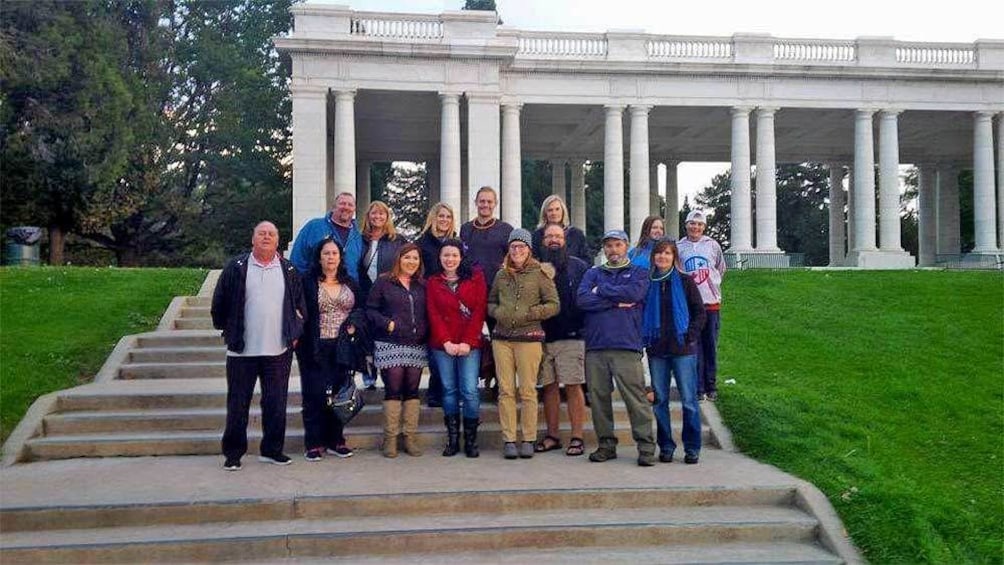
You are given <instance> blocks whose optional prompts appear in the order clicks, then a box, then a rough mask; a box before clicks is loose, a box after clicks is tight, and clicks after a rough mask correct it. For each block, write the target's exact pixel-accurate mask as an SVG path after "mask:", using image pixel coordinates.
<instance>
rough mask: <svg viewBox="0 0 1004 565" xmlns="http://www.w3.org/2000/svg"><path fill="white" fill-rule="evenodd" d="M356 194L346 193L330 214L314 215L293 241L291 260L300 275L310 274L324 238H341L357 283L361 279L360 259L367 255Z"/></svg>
mask: <svg viewBox="0 0 1004 565" xmlns="http://www.w3.org/2000/svg"><path fill="white" fill-rule="evenodd" d="M355 217H356V197H355V196H353V195H352V193H349V192H343V193H341V194H339V195H338V196H337V197H336V198H335V205H334V206H332V208H331V213H330V214H328V215H327V216H322V217H320V218H314V219H313V220H310V221H309V222H307V223H306V224H304V225H303V228H302V229H301V230H300V233H298V234H297V235H296V241H295V242H294V243H293V250H292V251H291V252H290V254H289V260H290V262H291V263H293V266H295V267H296V270H297V271H299V272H300V274H306V273H307V272H308V271H309V270H310V266H311V265H312V264H313V263H314V261H315V257H314V252H315V251H316V247H317V244H318V243H320V242H321V241H322V240H324V239H328V238H331V239H333V240H335V241H337V242H338V243H339V244H340V245H341V246H342V249H344V250H345V251H344V256H343V257H342V261H344V262H345V268H346V269H347V270H348V272H349V276H350V277H352V280H354V281H355V282H356V283H358V282H359V262H360V260H361V259H362V256H363V238H362V234H361V233H360V232H359V228H358V227H357V226H356V220H355Z"/></svg>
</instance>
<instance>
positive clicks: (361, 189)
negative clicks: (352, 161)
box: [356, 161, 373, 226]
mask: <svg viewBox="0 0 1004 565" xmlns="http://www.w3.org/2000/svg"><path fill="white" fill-rule="evenodd" d="M372 164H373V162H372V161H356V220H357V222H358V223H359V225H360V226H362V225H363V217H364V216H365V215H366V208H368V207H369V205H370V166H371V165H372Z"/></svg>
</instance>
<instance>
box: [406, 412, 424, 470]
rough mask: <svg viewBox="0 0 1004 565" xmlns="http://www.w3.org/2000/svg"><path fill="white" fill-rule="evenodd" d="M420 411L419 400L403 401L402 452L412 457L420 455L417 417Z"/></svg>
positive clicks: (420, 445) (420, 446) (420, 447)
mask: <svg viewBox="0 0 1004 565" xmlns="http://www.w3.org/2000/svg"><path fill="white" fill-rule="evenodd" d="M421 410H422V402H421V401H420V400H419V399H417V398H412V399H411V400H405V401H404V451H405V453H407V454H408V455H411V456H412V457H418V456H420V455H422V444H421V443H420V442H419V441H418V415H419V413H420V411H421Z"/></svg>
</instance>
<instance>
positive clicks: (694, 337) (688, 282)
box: [646, 273, 707, 357]
mask: <svg viewBox="0 0 1004 565" xmlns="http://www.w3.org/2000/svg"><path fill="white" fill-rule="evenodd" d="M680 281H681V282H682V283H683V293H684V294H685V295H686V296H687V312H688V313H689V314H690V324H688V325H687V334H686V337H684V341H685V343H684V344H682V345H680V344H678V343H677V342H676V335H675V334H676V327H675V326H673V297H672V296H671V293H672V288H673V285H672V283H671V282H670V281H669V279H664V280H661V281H658V282H651V281H650V282H649V284H657V285H659V305H660V306H661V307H662V311H661V312H659V322H660V325H659V339H658V340H657V341H656V342H655V343H653V344H652V345H650V346H649V347H648V348H646V351H647V352H648V355H649V357H669V356H670V355H676V356H679V355H694V354H696V353H697V348H698V345H697V344H698V342H699V341H700V340H701V330H702V329H704V319H705V317H706V316H707V315H706V314H705V312H704V302H703V301H702V300H701V292H700V291H699V290H697V285H696V284H695V283H694V279H692V278H690V276H689V275H686V274H682V273H681V274H680Z"/></svg>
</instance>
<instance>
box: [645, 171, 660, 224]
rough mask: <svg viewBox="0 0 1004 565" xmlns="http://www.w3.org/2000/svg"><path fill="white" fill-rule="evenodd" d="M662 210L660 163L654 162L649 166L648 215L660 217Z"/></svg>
mask: <svg viewBox="0 0 1004 565" xmlns="http://www.w3.org/2000/svg"><path fill="white" fill-rule="evenodd" d="M661 213H662V210H660V209H659V162H658V161H652V162H651V163H649V164H648V215H649V216H659V215H661Z"/></svg>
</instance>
